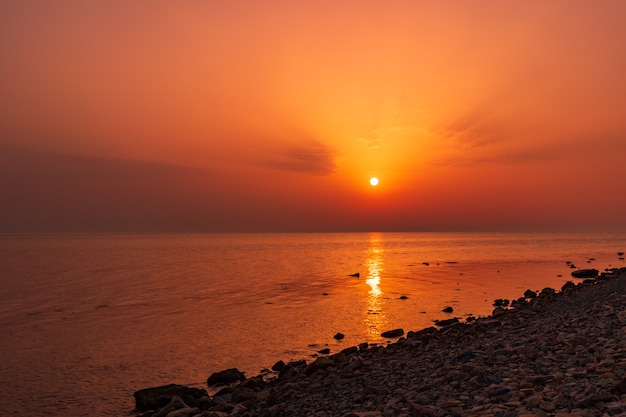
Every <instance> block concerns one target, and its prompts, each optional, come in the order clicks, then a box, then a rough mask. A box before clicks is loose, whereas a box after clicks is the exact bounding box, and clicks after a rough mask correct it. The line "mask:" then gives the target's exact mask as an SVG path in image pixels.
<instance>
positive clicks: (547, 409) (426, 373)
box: [134, 268, 626, 417]
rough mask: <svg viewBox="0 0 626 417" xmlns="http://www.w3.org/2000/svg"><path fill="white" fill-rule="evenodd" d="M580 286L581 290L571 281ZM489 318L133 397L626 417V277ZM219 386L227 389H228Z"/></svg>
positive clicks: (162, 409) (159, 409)
mask: <svg viewBox="0 0 626 417" xmlns="http://www.w3.org/2000/svg"><path fill="white" fill-rule="evenodd" d="M573 280H580V279H579V278H573ZM511 304H512V305H511V307H510V308H503V307H496V308H495V310H494V312H493V313H492V314H491V315H490V316H488V317H482V318H478V319H475V320H472V321H470V322H461V321H454V320H451V321H448V322H447V323H439V324H441V325H440V326H437V327H429V328H426V329H423V330H420V331H417V332H408V333H407V334H405V335H404V336H402V337H400V338H399V339H398V340H397V341H396V342H393V343H390V344H387V345H376V346H369V345H367V344H361V345H359V346H353V347H349V348H346V349H344V350H342V351H341V352H339V353H336V354H333V355H328V356H319V357H317V358H316V359H315V360H313V361H311V362H309V363H307V362H305V361H303V360H302V361H296V362H293V363H289V364H282V363H281V362H280V361H279V362H278V363H277V364H276V365H275V366H274V368H273V369H274V371H275V372H276V373H275V374H261V375H258V376H255V377H250V378H246V377H245V376H244V375H243V374H241V373H238V371H237V370H235V369H231V370H227V371H223V372H219V373H216V374H213V375H212V376H211V377H210V378H209V380H208V381H207V382H208V383H210V384H211V385H213V384H214V383H217V384H224V385H226V386H224V387H223V388H221V389H219V391H217V392H216V393H215V394H214V395H212V396H209V395H208V394H207V391H206V390H203V389H198V388H189V387H184V386H180V385H170V386H166V387H155V388H146V389H143V390H140V391H137V392H135V394H134V396H135V400H136V406H137V409H136V413H137V414H138V415H141V416H143V417H166V416H168V415H169V417H182V416H185V417H187V416H196V415H201V416H207V417H224V416H248V417H254V416H263V417H269V416H272V417H273V416H289V415H294V416H300V415H302V416H315V417H330V416H339V417H348V416H350V417H355V416H356V417H359V416H360V417H379V416H380V417H383V416H429V417H430V416H433V417H440V416H441V417H442V416H448V415H450V416H474V415H494V416H498V417H506V416H518V415H523V414H526V415H528V416H532V415H536V416H539V417H543V416H552V415H564V416H565V415H566V414H564V413H569V415H570V416H571V417H574V416H581V417H588V416H602V415H606V414H608V415H619V414H621V413H624V415H626V397H625V395H624V394H626V379H625V375H626V332H625V331H624V330H625V329H626V309H625V306H626V268H620V269H617V268H614V269H612V270H610V271H609V272H605V273H602V274H600V276H598V277H597V278H589V279H584V280H582V281H579V282H578V283H577V284H574V283H573V282H568V283H566V284H565V285H563V287H562V288H561V291H555V290H553V289H549V288H546V289H544V290H542V291H541V292H540V293H539V294H537V293H535V292H533V291H530V290H529V291H526V293H524V295H523V296H521V297H520V298H519V299H517V300H514V301H513V303H511ZM220 378H222V379H220Z"/></svg>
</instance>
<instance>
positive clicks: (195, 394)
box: [133, 384, 208, 411]
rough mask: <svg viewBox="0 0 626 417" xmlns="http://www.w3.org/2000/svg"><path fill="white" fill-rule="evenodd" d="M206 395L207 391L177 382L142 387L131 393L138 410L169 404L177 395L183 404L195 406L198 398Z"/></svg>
mask: <svg viewBox="0 0 626 417" xmlns="http://www.w3.org/2000/svg"><path fill="white" fill-rule="evenodd" d="M207 395H208V394H207V392H206V391H205V390H203V389H200V388H189V387H186V386H184V385H177V384H170V385H163V386H160V387H153V388H144V389H141V390H139V391H136V392H135V393H134V394H133V396H134V397H135V408H136V409H137V410H138V411H146V410H158V409H159V408H161V407H163V406H165V405H167V404H169V403H170V402H171V401H172V398H174V397H179V398H180V399H182V400H183V401H184V402H185V404H187V405H189V406H191V407H195V406H197V402H198V400H199V399H200V398H202V397H206V396H207Z"/></svg>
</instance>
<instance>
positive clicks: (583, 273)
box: [572, 268, 599, 278]
mask: <svg viewBox="0 0 626 417" xmlns="http://www.w3.org/2000/svg"><path fill="white" fill-rule="evenodd" d="M598 272H599V271H598V270H597V269H595V268H593V269H579V270H577V271H572V276H573V277H574V278H595V277H597V276H598Z"/></svg>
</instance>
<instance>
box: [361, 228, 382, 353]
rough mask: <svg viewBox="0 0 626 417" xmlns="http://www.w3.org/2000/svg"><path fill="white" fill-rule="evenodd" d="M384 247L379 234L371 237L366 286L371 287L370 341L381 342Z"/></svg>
mask: <svg viewBox="0 0 626 417" xmlns="http://www.w3.org/2000/svg"><path fill="white" fill-rule="evenodd" d="M383 252H384V249H383V246H382V243H381V238H380V236H379V235H378V234H372V235H370V247H369V249H368V256H367V259H366V265H367V278H366V280H365V282H366V284H367V285H368V286H369V287H370V288H369V291H368V295H367V314H366V315H365V324H366V325H367V336H368V340H372V341H374V340H380V333H381V329H382V327H383V325H384V324H385V322H386V320H385V316H384V314H383V309H382V296H383V291H382V290H381V288H380V283H381V282H380V274H381V273H382V271H383Z"/></svg>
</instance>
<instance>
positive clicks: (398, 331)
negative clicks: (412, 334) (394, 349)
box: [380, 329, 404, 339]
mask: <svg viewBox="0 0 626 417" xmlns="http://www.w3.org/2000/svg"><path fill="white" fill-rule="evenodd" d="M403 334H404V330H403V329H393V330H388V331H386V332H383V333H382V334H381V335H380V336H381V337H386V338H389V339H391V338H394V337H400V336H402V335H403Z"/></svg>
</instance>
